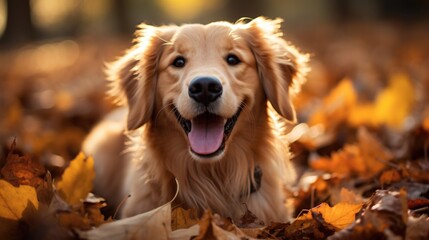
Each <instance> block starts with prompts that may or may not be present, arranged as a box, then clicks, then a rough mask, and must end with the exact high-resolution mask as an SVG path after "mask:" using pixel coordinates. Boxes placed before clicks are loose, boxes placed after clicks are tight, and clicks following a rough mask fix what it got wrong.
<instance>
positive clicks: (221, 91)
mask: <svg viewBox="0 0 429 240" xmlns="http://www.w3.org/2000/svg"><path fill="white" fill-rule="evenodd" d="M280 23H281V20H280V19H276V20H270V19H266V18H264V17H259V18H256V19H253V20H250V21H244V20H243V21H238V22H237V23H235V24H231V23H227V22H214V23H210V24H207V25H201V24H185V25H182V26H175V25H170V26H161V27H155V26H149V25H146V24H142V25H140V29H139V30H137V32H136V38H135V40H134V43H135V44H134V46H132V47H131V48H130V49H129V50H128V51H127V52H126V53H125V54H124V55H123V56H122V57H120V58H119V59H118V60H117V61H115V62H113V63H112V64H110V65H109V66H108V77H109V80H110V84H111V91H110V94H111V95H113V96H115V97H116V100H118V101H119V103H121V104H123V105H124V106H126V107H123V108H121V109H119V110H117V111H116V112H114V113H112V114H111V115H110V116H108V117H107V118H106V119H105V120H104V121H102V122H101V123H100V124H99V125H98V126H97V127H96V128H95V129H94V130H93V131H92V133H91V134H90V135H89V137H88V138H87V139H86V141H85V143H84V146H83V149H84V151H85V152H86V153H87V154H89V155H92V156H93V157H94V158H95V162H96V163H95V171H96V180H95V192H96V193H97V194H99V195H101V196H103V197H106V198H107V200H108V201H110V202H109V203H110V204H111V205H113V206H117V205H118V204H119V203H120V202H121V201H122V200H124V199H125V201H123V202H124V204H121V206H122V205H123V206H122V207H121V216H122V217H129V216H133V215H136V214H139V213H143V212H146V211H149V210H151V209H154V208H156V207H158V206H160V205H162V204H164V203H166V202H168V201H169V200H171V199H172V197H173V196H174V194H175V192H176V183H175V181H176V180H175V179H177V182H178V184H179V193H178V197H177V199H176V200H175V202H174V204H176V205H179V206H182V207H185V208H194V209H196V210H197V211H198V212H199V213H202V212H203V211H204V210H205V209H211V210H212V211H213V212H215V213H219V214H221V215H222V216H224V217H231V218H232V219H233V220H238V219H240V217H241V216H242V215H243V214H244V213H245V212H246V209H249V210H250V211H251V212H253V213H254V214H255V215H256V216H257V217H258V218H260V219H261V220H263V221H265V222H266V223H269V221H287V220H288V219H289V217H290V211H288V209H287V207H286V202H285V201H286V196H285V195H286V194H285V193H286V189H287V188H288V186H290V185H291V184H292V182H293V181H294V178H295V174H294V169H293V167H292V165H291V163H290V161H289V158H290V154H289V149H288V145H287V142H286V141H285V139H284V136H285V129H284V128H283V127H282V126H283V125H284V124H282V123H285V122H286V121H295V118H296V117H295V111H294V108H293V106H292V103H291V97H292V95H293V94H294V93H295V92H296V91H297V89H298V87H299V85H300V84H301V83H302V82H303V77H304V74H305V72H306V68H307V67H306V63H307V55H304V54H301V53H299V52H298V51H297V50H296V48H294V47H293V46H292V45H290V44H289V43H288V42H287V41H285V40H284V39H283V38H282V33H281V30H280ZM127 196H129V197H128V198H127Z"/></svg>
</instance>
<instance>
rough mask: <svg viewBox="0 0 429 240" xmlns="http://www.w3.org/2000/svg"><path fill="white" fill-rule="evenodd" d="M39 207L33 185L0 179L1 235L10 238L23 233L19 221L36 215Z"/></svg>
mask: <svg viewBox="0 0 429 240" xmlns="http://www.w3.org/2000/svg"><path fill="white" fill-rule="evenodd" d="M38 208H39V202H38V201H37V194H36V190H35V189H34V188H33V187H31V186H26V185H21V186H19V187H15V186H13V185H12V184H10V183H8V182H6V181H5V180H2V179H0V223H1V224H0V236H2V237H5V238H6V239H8V238H9V237H11V238H12V237H13V236H17V235H20V234H22V232H20V231H21V230H20V229H19V221H23V220H25V219H24V218H28V217H31V215H34V214H35V213H36V211H37V209H38Z"/></svg>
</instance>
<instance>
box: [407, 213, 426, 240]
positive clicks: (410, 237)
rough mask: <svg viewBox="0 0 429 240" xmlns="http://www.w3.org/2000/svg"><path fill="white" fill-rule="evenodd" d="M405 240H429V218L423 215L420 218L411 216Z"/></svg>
mask: <svg viewBox="0 0 429 240" xmlns="http://www.w3.org/2000/svg"><path fill="white" fill-rule="evenodd" d="M405 239H407V240H416V239H422V240H423V239H429V218H428V217H427V215H426V216H425V215H422V216H420V217H418V218H415V217H412V216H410V217H409V218H408V222H407V232H406V238H405Z"/></svg>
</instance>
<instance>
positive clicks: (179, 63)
mask: <svg viewBox="0 0 429 240" xmlns="http://www.w3.org/2000/svg"><path fill="white" fill-rule="evenodd" d="M185 63H186V60H185V58H184V57H182V56H178V57H176V58H175V59H174V61H173V64H172V65H173V66H175V67H177V68H182V67H184V66H185Z"/></svg>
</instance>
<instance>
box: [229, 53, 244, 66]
mask: <svg viewBox="0 0 429 240" xmlns="http://www.w3.org/2000/svg"><path fill="white" fill-rule="evenodd" d="M226 62H227V63H228V65H231V66H235V65H237V64H239V63H240V62H241V61H240V59H239V58H238V57H237V56H235V55H234V54H228V56H226Z"/></svg>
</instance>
